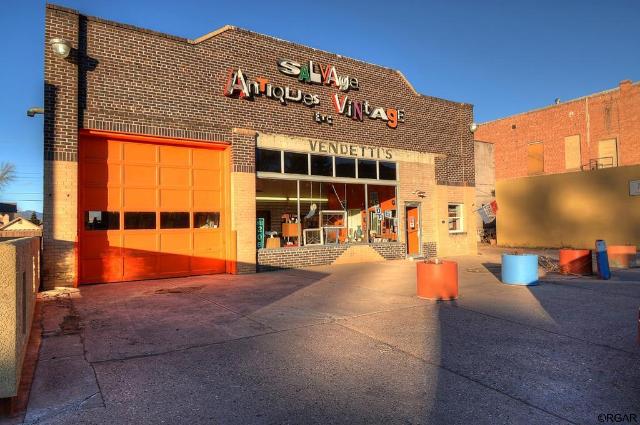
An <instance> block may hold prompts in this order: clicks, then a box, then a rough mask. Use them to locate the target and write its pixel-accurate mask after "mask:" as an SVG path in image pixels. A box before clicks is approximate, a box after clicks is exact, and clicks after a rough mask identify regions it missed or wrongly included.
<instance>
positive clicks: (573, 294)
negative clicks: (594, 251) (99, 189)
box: [24, 251, 640, 424]
mask: <svg viewBox="0 0 640 425" xmlns="http://www.w3.org/2000/svg"><path fill="white" fill-rule="evenodd" d="M456 260H457V261H458V262H459V271H460V294H461V295H460V298H459V299H458V300H457V301H454V302H431V301H427V300H420V299H418V298H416V297H415V296H414V294H415V264H413V263H412V262H411V261H388V262H382V263H374V264H359V265H358V264H349V265H342V266H333V267H317V268H313V269H309V270H289V271H284V272H273V273H263V274H257V275H244V276H230V275H221V276H202V277H192V278H184V279H165V280H155V281H144V282H131V283H120V284H109V285H95V286H85V287H81V288H80V289H79V290H64V291H58V292H51V293H45V294H43V296H42V302H43V304H44V318H43V325H42V326H43V332H44V334H43V335H44V338H43V342H42V348H41V353H40V360H39V364H38V369H37V371H36V377H35V380H34V385H33V387H32V393H31V399H30V402H29V408H28V411H27V414H26V417H25V418H24V421H25V423H29V424H31V423H42V424H45V423H46V424H64V423H89V424H90V423H96V424H102V423H110V424H113V423H143V424H144V423H149V424H151V423H154V424H155V423H172V424H173V423H189V424H194V423H207V424H213V423H216V424H217V423H221V424H235V423H238V424H247V423H292V424H293V423H323V424H325V423H404V424H406V423H412V424H419V423H420V424H424V423H437V424H439V423H473V424H499V423H504V424H511V423H545V424H548V423H594V424H595V423H601V422H599V420H598V415H599V414H608V413H613V414H615V413H620V414H636V415H637V417H638V420H639V421H640V368H639V367H638V364H639V361H640V348H639V347H638V346H637V345H636V332H637V323H636V321H637V314H638V307H640V270H638V269H636V270H632V271H629V272H624V273H619V274H617V275H616V277H615V279H614V280H612V281H608V282H603V281H596V280H594V279H575V278H566V277H559V276H555V275H549V276H547V277H546V278H545V281H544V282H543V284H541V285H540V286H536V287H511V286H506V285H503V284H501V283H500V282H499V281H498V280H497V279H496V277H495V276H494V273H495V272H496V271H497V270H498V269H497V268H496V263H498V262H499V259H498V253H497V252H493V251H492V252H489V253H487V254H485V255H479V256H466V257H457V258H456ZM492 272H494V273H492Z"/></svg>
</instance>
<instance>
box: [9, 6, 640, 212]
mask: <svg viewBox="0 0 640 425" xmlns="http://www.w3.org/2000/svg"><path fill="white" fill-rule="evenodd" d="M56 3H58V4H61V5H64V6H68V7H71V8H75V9H78V10H80V11H81V12H83V13H86V14H88V15H95V16H100V17H103V18H107V19H112V20H116V21H120V22H125V23H129V24H133V25H137V26H141V27H145V28H150V29H154V30H157V31H162V32H167V33H170V34H175V35H179V36H183V37H187V38H196V37H198V36H200V35H203V34H205V33H207V32H210V31H212V30H214V29H216V28H218V27H220V26H222V25H225V24H231V25H236V26H240V27H243V28H247V29H250V30H254V31H257V32H261V33H264V34H269V35H273V36H276V37H280V38H284V39H287V40H291V41H296V42H298V43H302V44H306V45H309V46H312V47H316V48H319V49H323V50H328V51H331V52H335V53H339V54H342V55H345V56H350V57H353V58H356V59H361V60H364V61H367V62H372V63H376V64H380V65H384V66H387V67H390V68H396V69H399V70H401V71H402V72H403V73H404V74H405V75H406V76H407V78H408V79H409V81H411V83H412V84H413V85H414V87H415V88H416V89H417V90H418V91H419V92H421V93H424V94H427V95H431V96H437V97H443V98H446V99H451V100H456V101H461V102H468V103H472V104H474V105H475V109H474V110H475V117H476V118H475V120H476V121H477V122H483V121H488V120H492V119H495V118H499V117H503V116H507V115H511V114H514V113H518V112H521V111H525V110H528V109H532V108H537V107H541V106H545V105H548V104H550V103H552V102H553V100H554V99H555V98H560V99H565V100H566V99H570V98H573V97H579V96H582V95H585V94H589V93H592V92H596V91H600V90H604V89H608V88H613V87H616V86H617V84H618V83H619V82H620V81H621V80H623V79H632V80H633V81H637V80H640V54H638V41H640V1H638V0H614V1H596V0H591V1H588V0H581V1H579V0H553V1H547V0H543V1H535V2H533V1H519V0H511V1H497V0H483V1H472V0H460V1H444V0H440V1H416V2H402V1H395V2H393V1H375V0H371V1H368V2H366V3H365V2H357V1H356V2H336V3H333V2H311V1H299V0H298V1H281V2H267V1H264V0H263V1H246V0H245V1H242V2H234V1H205V0H180V1H175V0H171V1H161V0H140V1H135V0H109V1H106V0H103V1H100V0H59V1H57V2H56ZM44 4H45V3H44V2H43V1H39V0H4V1H3V13H2V14H1V15H0V29H1V31H2V35H3V43H2V44H3V47H2V66H1V67H0V77H1V79H0V81H2V84H3V88H2V96H1V97H0V116H1V117H2V118H1V119H0V162H3V161H11V162H13V163H14V164H15V165H16V168H17V174H18V179H17V180H16V181H15V183H13V184H11V185H10V186H8V187H7V188H6V189H5V190H4V192H3V193H2V194H0V200H4V201H12V200H13V201H18V203H19V208H20V209H36V210H38V211H42V206H41V204H42V201H41V199H42V116H38V117H36V118H27V117H26V113H25V111H26V110H27V109H28V108H29V107H31V106H41V105H42V103H43V101H42V91H43V60H42V58H43V46H44Z"/></svg>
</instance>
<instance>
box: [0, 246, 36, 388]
mask: <svg viewBox="0 0 640 425" xmlns="http://www.w3.org/2000/svg"><path fill="white" fill-rule="evenodd" d="M39 287H40V238H38V237H31V238H21V239H14V240H10V241H6V242H0V324H1V326H0V399H2V398H8V397H14V396H15V395H16V394H17V391H18V387H19V384H20V374H21V371H22V363H23V361H24V355H25V352H26V348H27V342H28V341H29V333H30V330H31V322H32V320H33V312H34V308H35V301H36V294H37V292H38V289H39Z"/></svg>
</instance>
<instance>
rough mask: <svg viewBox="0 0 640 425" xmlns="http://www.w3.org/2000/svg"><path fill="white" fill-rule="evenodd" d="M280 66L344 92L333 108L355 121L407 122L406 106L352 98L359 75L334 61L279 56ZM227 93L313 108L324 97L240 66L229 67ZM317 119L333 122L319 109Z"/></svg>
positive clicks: (304, 79) (283, 70)
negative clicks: (339, 68)
mask: <svg viewBox="0 0 640 425" xmlns="http://www.w3.org/2000/svg"><path fill="white" fill-rule="evenodd" d="M277 66H278V70H279V71H280V72H281V73H283V74H285V75H287V76H290V77H294V78H296V79H297V80H298V81H299V82H301V83H306V84H309V85H313V84H320V85H324V86H330V87H335V88H336V89H338V90H340V91H342V92H344V93H345V94H343V95H340V94H339V93H335V94H333V95H332V96H330V99H329V101H330V102H331V105H332V106H333V110H334V111H335V112H336V114H338V115H342V116H344V117H347V118H350V119H352V120H354V121H363V120H364V118H365V117H367V118H369V119H372V120H381V121H384V122H386V124H387V126H388V127H389V128H396V127H398V123H403V122H404V118H405V112H404V110H401V109H397V108H388V107H382V106H376V105H373V104H371V103H370V102H369V101H368V100H359V99H355V98H350V97H349V95H347V94H346V92H349V91H350V90H358V89H359V88H360V83H359V81H358V79H357V78H356V77H353V76H349V75H342V74H339V73H338V71H337V69H336V67H335V66H333V65H331V64H325V65H323V64H319V63H315V62H313V61H311V60H310V61H308V62H306V63H304V64H302V63H300V62H296V61H293V60H289V59H280V60H278V61H277ZM224 95H225V96H227V97H234V98H240V99H254V98H256V97H266V98H268V99H272V100H276V101H279V102H280V103H281V104H283V105H286V104H288V103H289V102H293V103H302V104H303V105H305V106H307V107H309V108H313V107H314V106H316V105H319V104H320V102H321V98H320V96H319V95H317V94H314V93H310V92H307V91H306V90H302V89H297V88H292V87H289V86H277V85H274V84H272V83H271V81H270V80H269V79H268V78H266V77H262V76H260V77H256V78H249V77H248V76H247V75H246V74H245V73H244V72H243V71H242V70H241V69H239V68H238V69H230V70H229V71H228V74H227V80H226V84H225V87H224ZM314 120H315V121H316V122H318V123H327V124H329V125H333V123H334V119H333V117H332V116H331V115H323V114H321V113H320V112H315V113H314Z"/></svg>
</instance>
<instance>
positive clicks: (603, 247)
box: [596, 239, 611, 280]
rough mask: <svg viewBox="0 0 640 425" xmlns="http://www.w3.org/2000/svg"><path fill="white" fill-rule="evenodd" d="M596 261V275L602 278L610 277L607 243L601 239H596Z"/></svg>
mask: <svg viewBox="0 0 640 425" xmlns="http://www.w3.org/2000/svg"><path fill="white" fill-rule="evenodd" d="M596 263H597V264H598V277H599V278H600V279H604V280H608V279H611V270H610V269H609V254H608V253H607V244H606V243H605V241H603V240H602V239H598V240H597V241H596Z"/></svg>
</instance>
